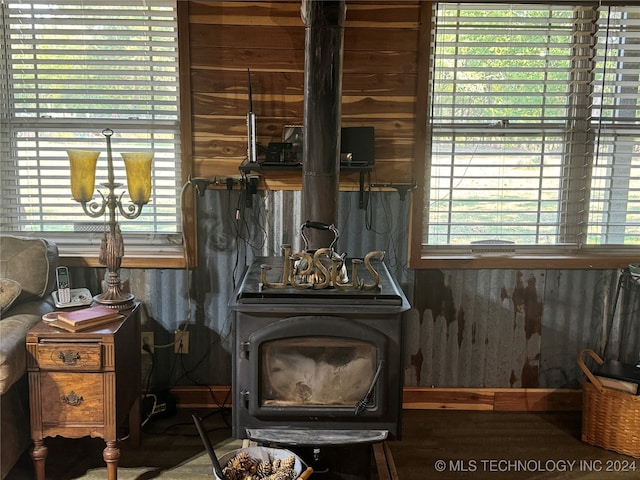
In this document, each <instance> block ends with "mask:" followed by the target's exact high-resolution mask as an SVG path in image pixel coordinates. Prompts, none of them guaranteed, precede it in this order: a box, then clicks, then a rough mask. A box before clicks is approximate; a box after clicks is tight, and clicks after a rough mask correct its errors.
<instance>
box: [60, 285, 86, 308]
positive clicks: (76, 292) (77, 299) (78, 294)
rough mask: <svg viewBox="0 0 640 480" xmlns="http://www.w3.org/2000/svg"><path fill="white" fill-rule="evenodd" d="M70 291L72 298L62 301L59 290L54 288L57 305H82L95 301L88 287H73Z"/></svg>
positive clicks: (64, 306)
mask: <svg viewBox="0 0 640 480" xmlns="http://www.w3.org/2000/svg"><path fill="white" fill-rule="evenodd" d="M69 293H70V294H71V300H70V301H69V302H66V303H62V302H60V298H59V297H58V291H57V290H54V291H53V292H51V295H52V296H53V301H54V303H55V304H56V307H58V308H66V307H79V306H81V305H91V303H92V302H93V296H92V295H91V292H90V291H89V290H88V289H87V288H72V289H71V290H70V291H69Z"/></svg>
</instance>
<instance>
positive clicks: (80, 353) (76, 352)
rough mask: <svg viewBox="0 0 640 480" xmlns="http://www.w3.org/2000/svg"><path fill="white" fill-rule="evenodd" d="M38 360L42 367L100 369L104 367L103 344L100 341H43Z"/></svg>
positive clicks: (40, 345)
mask: <svg viewBox="0 0 640 480" xmlns="http://www.w3.org/2000/svg"><path fill="white" fill-rule="evenodd" d="M37 362H38V366H39V367H40V368H42V369H54V370H99V369H100V368H102V345H101V344H99V343H73V342H69V343H41V344H38V347H37Z"/></svg>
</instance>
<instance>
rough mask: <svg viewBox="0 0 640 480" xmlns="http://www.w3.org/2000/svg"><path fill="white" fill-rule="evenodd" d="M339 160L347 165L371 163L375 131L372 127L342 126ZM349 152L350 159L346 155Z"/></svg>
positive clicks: (373, 154) (373, 156)
mask: <svg viewBox="0 0 640 480" xmlns="http://www.w3.org/2000/svg"><path fill="white" fill-rule="evenodd" d="M340 138H341V140H340V153H341V155H340V160H341V163H344V164H347V165H373V164H374V163H375V161H376V155H375V145H374V142H375V132H374V128H373V127H342V129H341V131H340ZM348 154H351V158H350V160H346V157H345V156H346V155H348Z"/></svg>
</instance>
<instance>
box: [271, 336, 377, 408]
mask: <svg viewBox="0 0 640 480" xmlns="http://www.w3.org/2000/svg"><path fill="white" fill-rule="evenodd" d="M376 351H377V349H376V347H375V346H374V345H373V344H370V343H367V342H363V341H361V340H357V339H350V338H336V337H322V336H309V337H295V338H284V339H277V340H270V341H267V342H265V343H263V344H262V346H261V362H260V364H261V373H260V376H261V382H260V383H261V403H262V405H263V406H290V407H296V406H304V407H314V406H322V407H327V406H329V407H331V406H336V407H345V406H354V405H355V404H356V403H357V402H358V401H360V400H362V398H363V397H365V395H366V394H367V392H368V390H369V387H370V386H371V383H372V382H373V379H374V376H375V373H376V369H377V354H376Z"/></svg>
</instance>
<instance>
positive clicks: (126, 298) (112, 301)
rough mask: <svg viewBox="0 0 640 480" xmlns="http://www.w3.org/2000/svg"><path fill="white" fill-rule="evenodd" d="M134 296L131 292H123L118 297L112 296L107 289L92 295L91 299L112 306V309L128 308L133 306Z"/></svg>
mask: <svg viewBox="0 0 640 480" xmlns="http://www.w3.org/2000/svg"><path fill="white" fill-rule="evenodd" d="M135 298H136V297H135V296H134V295H133V294H132V293H124V294H122V295H121V296H119V297H112V296H111V295H110V294H109V291H108V290H107V291H106V292H104V293H101V294H100V295H96V296H95V297H93V300H94V301H95V302H96V303H99V304H100V305H104V306H105V307H108V308H113V309H114V310H128V309H129V308H133V305H134V299H135Z"/></svg>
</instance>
